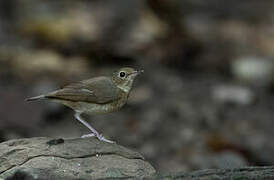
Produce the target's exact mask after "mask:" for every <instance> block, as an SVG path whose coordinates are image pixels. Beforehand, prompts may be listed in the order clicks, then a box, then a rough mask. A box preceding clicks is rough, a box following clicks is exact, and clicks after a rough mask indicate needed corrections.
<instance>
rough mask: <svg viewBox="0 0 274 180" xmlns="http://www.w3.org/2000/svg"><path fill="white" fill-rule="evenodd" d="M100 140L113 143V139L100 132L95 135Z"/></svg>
mask: <svg viewBox="0 0 274 180" xmlns="http://www.w3.org/2000/svg"><path fill="white" fill-rule="evenodd" d="M95 136H96V137H97V138H98V139H99V140H100V141H105V142H107V143H115V142H114V141H111V140H108V139H106V138H105V137H104V136H103V135H102V134H98V135H95Z"/></svg>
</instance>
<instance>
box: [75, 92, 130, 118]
mask: <svg viewBox="0 0 274 180" xmlns="http://www.w3.org/2000/svg"><path fill="white" fill-rule="evenodd" d="M126 102H127V96H123V97H122V98H120V99H119V100H116V101H113V102H111V103H106V104H93V103H87V102H78V104H77V108H76V109H78V110H79V111H82V112H84V113H87V114H90V115H94V114H105V113H110V112H113V111H117V110H119V109H120V108H121V107H122V106H124V105H125V103H126Z"/></svg>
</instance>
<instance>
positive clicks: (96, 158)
mask: <svg viewBox="0 0 274 180" xmlns="http://www.w3.org/2000/svg"><path fill="white" fill-rule="evenodd" d="M153 174H155V169H154V168H153V167H152V166H151V165H150V164H149V163H148V162H146V161H145V160H144V157H143V156H142V155H140V154H139V153H137V152H134V151H132V150H129V149H127V148H125V147H122V146H120V145H117V144H109V143H105V142H101V141H98V140H97V139H95V138H86V139H81V138H77V139H65V140H64V139H52V138H45V137H41V138H40V137H39V138H30V139H16V140H10V141H6V142H3V143H1V144H0V179H1V178H3V179H25V180H29V179H30V180H32V179H39V180H40V179H42V180H43V179H53V180H54V179H58V180H62V179H64V180H69V179H112V178H113V179H114V178H118V179H120V178H123V179H124V178H125V179H130V178H132V179H135V178H138V179H139V178H140V179H143V178H149V177H151V176H152V175H153Z"/></svg>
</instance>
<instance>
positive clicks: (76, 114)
mask: <svg viewBox="0 0 274 180" xmlns="http://www.w3.org/2000/svg"><path fill="white" fill-rule="evenodd" d="M74 117H75V118H76V119H77V120H78V121H80V122H81V123H82V124H84V125H85V126H86V127H87V128H89V130H91V132H92V134H86V135H83V136H81V137H82V138H86V137H93V136H95V137H97V138H98V139H99V140H100V141H105V142H108V143H114V142H113V141H111V140H108V139H106V138H105V137H104V136H102V135H101V134H99V133H98V132H97V131H96V130H95V129H94V128H93V127H92V126H91V125H89V124H88V123H87V122H86V121H85V120H84V119H83V118H81V113H78V112H76V113H75V115H74Z"/></svg>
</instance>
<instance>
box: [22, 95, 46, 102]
mask: <svg viewBox="0 0 274 180" xmlns="http://www.w3.org/2000/svg"><path fill="white" fill-rule="evenodd" d="M43 98H45V95H40V96H35V97H31V98H27V99H25V101H35V100H39V99H43Z"/></svg>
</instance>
